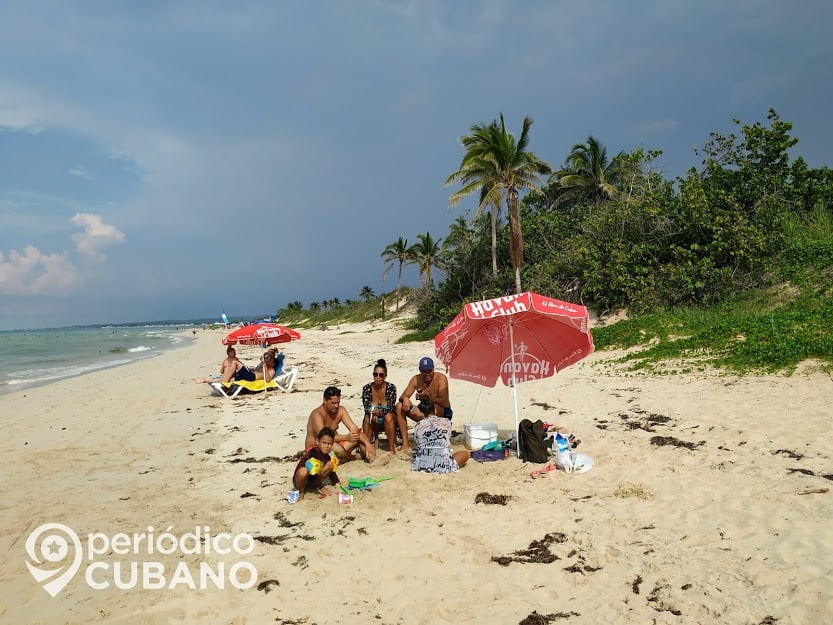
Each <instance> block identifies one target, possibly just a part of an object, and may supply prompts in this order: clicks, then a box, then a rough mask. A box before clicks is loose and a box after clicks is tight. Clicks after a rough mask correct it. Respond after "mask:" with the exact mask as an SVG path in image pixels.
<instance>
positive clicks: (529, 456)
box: [518, 419, 550, 463]
mask: <svg viewBox="0 0 833 625" xmlns="http://www.w3.org/2000/svg"><path fill="white" fill-rule="evenodd" d="M518 426H519V427H518V436H519V441H518V442H519V445H518V456H519V457H520V459H521V460H526V461H527V462H537V463H542V462H548V461H549V459H550V448H549V447H548V446H547V433H546V432H545V431H544V424H543V423H542V422H541V420H540V419H539V420H538V421H536V422H535V423H533V422H532V421H530V420H529V419H523V420H522V421H521V422H520V423H519V424H518Z"/></svg>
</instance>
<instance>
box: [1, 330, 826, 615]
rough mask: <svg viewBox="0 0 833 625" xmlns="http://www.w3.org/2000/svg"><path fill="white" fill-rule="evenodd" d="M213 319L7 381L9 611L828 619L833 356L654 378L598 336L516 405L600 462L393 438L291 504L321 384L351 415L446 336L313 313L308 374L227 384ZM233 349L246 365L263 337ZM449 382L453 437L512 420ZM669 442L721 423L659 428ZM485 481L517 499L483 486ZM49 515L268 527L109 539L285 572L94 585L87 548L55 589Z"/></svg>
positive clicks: (302, 353) (87, 526)
mask: <svg viewBox="0 0 833 625" xmlns="http://www.w3.org/2000/svg"><path fill="white" fill-rule="evenodd" d="M221 335H222V334H221V333H219V332H202V333H199V337H198V341H197V344H196V345H195V346H193V347H188V348H184V349H181V350H178V351H176V352H173V353H170V354H167V355H164V356H161V357H158V358H155V359H152V360H149V361H145V362H141V363H136V364H133V365H130V366H126V367H122V368H119V369H113V370H108V371H103V372H99V373H95V374H92V375H88V376H84V377H82V378H77V379H74V380H68V381H64V382H60V383H56V384H52V385H49V386H46V387H42V388H38V389H34V390H29V391H26V392H23V393H17V394H11V395H5V396H2V397H0V424H1V425H2V428H3V437H2V440H0V450H1V451H2V456H1V457H2V459H3V461H4V462H3V464H4V468H5V475H4V477H5V479H3V480H2V482H0V495H1V496H0V502H2V503H0V553H2V554H3V556H4V557H3V558H2V563H0V622H1V623H14V624H22V623H125V624H126V623H131V624H132V623H234V624H242V623H286V624H288V623H319V624H324V623H333V622H342V623H347V624H352V623H368V622H371V623H403V624H410V623H432V624H433V623H485V622H489V623H520V622H522V621H524V619H526V618H527V617H528V616H529V615H530V614H532V613H533V612H537V613H538V614H539V615H544V616H546V615H557V614H560V615H561V616H562V617H563V618H555V616H552V618H551V619H529V620H527V621H526V622H528V623H530V622H540V623H545V622H556V623H562V622H563V623H571V624H572V623H576V624H578V623H581V624H584V623H587V624H591V623H592V624H597V623H701V624H734V623H737V624H743V625H747V624H751V625H758V624H762V623H780V624H782V625H785V624H787V623H790V624H802V623H806V624H817V623H825V622H829V621H830V620H831V617H833V583H831V581H830V580H831V579H833V555H831V554H833V524H831V522H830V521H829V519H830V518H831V517H833V495H831V492H830V490H829V489H831V488H833V482H831V481H830V479H825V478H824V477H822V476H830V475H831V474H833V460H831V453H832V452H833V436H831V409H830V405H831V397H833V383H831V379H830V377H829V376H827V375H822V374H812V375H807V376H803V375H796V376H793V377H781V376H761V377H747V378H736V377H730V376H719V375H715V374H698V375H678V376H665V377H642V376H636V375H633V374H627V373H623V372H621V371H619V370H617V368H616V367H614V366H610V365H604V364H603V361H605V360H608V359H610V358H611V355H610V354H605V353H597V354H594V355H593V356H591V357H590V358H589V359H587V360H585V361H583V362H581V363H579V364H577V365H574V366H573V367H571V368H570V369H567V370H565V371H563V372H562V373H560V374H558V375H557V376H555V377H553V378H551V379H548V380H544V381H540V382H530V383H526V384H522V385H519V387H518V401H519V406H520V412H521V418H524V417H528V418H530V419H533V420H534V419H537V418H540V419H542V420H544V421H549V422H557V423H560V424H563V425H565V426H567V427H569V428H570V429H571V430H572V431H573V432H575V433H576V435H577V436H578V437H579V438H581V439H582V441H583V442H582V444H581V446H580V447H579V451H583V452H585V453H587V454H589V455H590V456H592V458H593V459H594V461H595V466H594V468H593V469H592V470H591V471H590V472H588V473H586V474H584V475H573V476H570V475H566V474H564V473H562V472H552V473H549V474H548V475H547V476H546V477H545V478H543V479H537V480H532V479H531V478H530V471H531V470H533V469H535V468H540V465H529V464H524V463H522V462H520V461H518V460H517V459H515V458H511V459H509V460H506V461H500V462H494V463H489V464H478V463H476V462H473V461H472V462H470V463H469V464H468V465H467V466H466V467H464V468H463V470H462V471H461V472H460V473H459V474H454V475H445V476H431V475H425V474H414V473H412V472H410V470H409V468H410V463H409V462H406V461H405V460H402V459H398V458H395V459H394V460H392V461H391V462H390V463H389V464H388V465H386V466H382V467H370V466H368V465H366V464H364V463H362V462H352V463H347V464H345V465H343V467H342V468H341V470H340V471H339V473H340V475H341V477H342V479H343V480H345V481H346V479H347V478H349V477H387V476H392V477H393V479H391V480H389V481H385V482H383V484H382V485H381V486H379V487H377V488H376V489H374V490H372V491H370V492H359V493H357V494H356V495H355V502H354V503H353V504H352V505H339V504H338V502H337V500H336V498H335V497H328V498H325V499H317V498H315V497H309V498H307V499H306V500H304V501H303V502H301V503H299V504H296V505H289V504H288V503H287V501H286V498H285V496H286V492H287V491H288V490H290V488H291V474H292V469H293V467H294V462H293V461H291V460H288V459H286V460H281V459H282V458H286V457H288V456H291V455H292V454H294V453H295V452H296V451H298V450H299V449H300V448H301V447H302V444H303V443H302V441H303V438H302V437H303V431H304V425H305V422H306V417H307V415H308V414H309V412H310V410H312V409H313V408H314V407H315V406H317V405H318V404H319V403H320V402H321V393H322V391H323V389H324V387H325V386H327V385H330V384H334V385H337V386H340V387H341V388H342V392H343V395H342V399H343V403H344V405H346V406H347V408H348V410H350V412H351V414H352V415H353V417H354V419H355V420H356V421H357V422H358V421H359V420H360V417H361V409H360V404H361V402H360V397H359V395H360V392H361V386H362V385H363V384H364V383H366V382H368V381H370V379H371V375H370V374H371V371H372V365H373V362H374V361H375V360H376V358H379V357H384V358H386V359H387V361H388V366H389V378H388V379H389V380H390V381H392V382H394V383H396V384H397V385H398V386H399V388H400V390H401V388H402V386H403V385H404V384H405V383H406V382H407V380H408V378H409V377H410V376H411V375H412V374H413V373H415V372H416V364H417V361H418V359H419V357H420V356H422V355H426V354H427V355H433V348H432V345H431V344H430V343H419V344H407V345H395V344H394V341H395V340H396V338H397V337H398V336H399V335H400V331H398V330H397V329H396V328H394V327H391V326H390V325H388V324H377V325H376V326H375V327H371V326H369V325H365V326H342V327H340V328H331V329H329V330H327V331H324V330H316V331H305V332H303V338H302V340H301V341H298V342H294V343H292V344H289V345H285V346H284V347H283V348H284V351H285V352H286V354H287V364H295V365H297V366H299V367H300V370H301V373H300V377H299V379H298V382H297V386H296V389H295V391H294V392H292V393H269V394H266V395H258V396H251V397H246V398H241V399H237V400H233V401H232V400H224V399H218V398H214V397H211V396H210V395H209V393H208V387H207V386H205V385H196V384H194V383H193V382H192V381H191V378H193V377H196V376H204V375H209V374H212V373H214V372H215V371H216V369H217V368H218V366H219V362H220V360H222V358H223V356H224V352H223V348H222V346H221V345H220V341H219V339H220V337H221ZM241 352H242V353H241V356H242V357H243V359H244V360H249V361H251V362H254V361H255V359H256V356H257V354H258V351H257V350H256V349H251V348H244V349H241ZM438 365H439V363H438ZM439 370H442V368H441V367H440V369H439ZM451 397H452V402H453V405H454V409H455V419H454V425H455V429H457V430H459V431H461V432H462V430H463V425H464V424H465V423H468V422H484V421H487V422H494V423H497V424H498V426H499V427H500V428H501V430H502V431H507V430H510V429H512V427H513V426H514V418H513V409H512V398H511V393H510V392H509V390H508V389H507V388H505V387H503V386H498V387H496V388H494V389H485V388H481V387H478V386H475V385H473V384H469V383H466V382H460V381H457V380H451ZM649 430H651V431H649ZM652 437H673V438H674V439H677V440H680V441H684V442H690V443H695V444H699V443H700V442H701V441H702V442H703V444H702V445H699V446H697V447H696V448H695V449H686V448H682V447H675V446H672V445H665V446H657V445H654V444H652V443H651V439H652ZM459 440H462V437H461V438H460V439H459ZM794 456H800V457H794ZM241 460H243V462H241ZM235 461H237V462H235ZM807 472H812V473H814V474H815V475H810V474H808V473H807ZM818 491H824V492H818ZM478 493H488V494H491V495H507V496H508V497H509V499H508V503H507V505H505V506H502V505H488V504H484V503H475V499H476V497H477V495H478ZM247 494H250V495H253V496H244V495H247ZM49 522H60V523H63V524H66V525H67V526H69V527H71V528H72V529H73V530H74V531H75V532H77V533H78V534H79V535H80V536H82V538H83V537H86V536H87V535H88V534H90V533H92V532H102V533H104V534H107V535H112V534H115V533H118V532H126V533H130V534H132V533H142V532H146V530H147V527H148V526H153V527H154V531H155V532H156V533H159V534H161V533H162V532H164V530H165V529H167V528H168V527H171V526H172V527H173V529H172V532H173V533H174V534H179V535H181V534H183V533H185V532H189V531H193V530H194V527H195V526H196V525H199V526H206V525H207V526H210V528H211V532H212V534H215V535H216V534H217V533H220V532H228V533H231V534H238V533H244V532H245V533H249V534H251V535H253V536H256V537H261V538H263V537H275V541H274V542H275V543H276V544H272V545H270V544H266V543H263V542H259V541H258V542H256V543H255V548H254V551H253V552H252V553H251V554H250V555H248V556H245V557H244V556H233V555H230V556H216V555H214V554H211V555H210V556H205V555H182V554H180V553H174V554H171V555H169V556H165V555H162V556H160V555H159V554H154V555H152V556H150V555H146V554H145V555H142V556H130V555H119V554H116V553H113V552H112V551H111V552H109V553H107V554H103V555H101V556H99V561H102V562H107V563H110V565H111V569H110V570H109V575H110V577H109V579H110V581H111V582H112V580H113V573H112V563H114V562H116V561H120V560H121V561H125V562H128V561H130V560H138V561H140V562H141V561H148V560H156V559H158V560H159V561H160V562H162V563H163V565H165V566H166V571H169V574H170V572H172V571H173V570H174V569H175V568H176V567H177V565H178V564H179V563H180V562H184V563H185V566H187V567H190V568H189V570H192V571H198V570H199V562H200V561H201V560H202V561H206V562H209V563H211V564H212V566H216V565H217V564H218V562H225V565H226V567H227V568H228V567H230V566H231V565H232V564H233V563H235V562H237V561H238V560H246V561H248V562H250V563H251V564H252V565H253V566H254V567H256V569H257V572H258V582H259V583H261V584H263V583H266V585H267V586H268V588H269V590H270V591H269V592H266V591H265V590H257V589H256V588H251V589H248V590H239V589H236V588H233V587H226V588H225V589H217V588H215V587H214V586H213V585H211V586H210V587H209V588H208V589H205V590H190V589H188V588H187V586H186V585H185V584H179V585H177V586H176V588H174V589H160V590H147V589H142V588H141V587H134V588H131V589H119V588H116V587H114V585H113V584H112V583H111V584H110V587H109V588H107V589H104V590H94V589H92V588H90V587H89V586H88V585H87V583H86V581H85V577H84V574H83V571H84V570H85V568H86V566H87V565H88V564H89V562H86V561H85V562H84V563H83V564H82V567H81V572H79V573H78V574H77V575H76V576H75V577H74V578H73V579H72V580H71V581H70V582H69V583H68V584H67V586H66V587H65V588H64V589H63V590H61V591H60V592H59V593H58V594H57V596H56V597H55V598H52V597H50V596H49V595H48V594H47V593H46V592H45V591H44V589H43V588H42V587H41V585H40V584H38V583H37V582H35V580H34V579H33V578H32V576H31V575H30V573H29V571H28V570H27V568H26V565H25V562H26V560H27V555H26V552H25V548H24V547H25V542H26V538H27V536H28V535H29V533H30V532H32V531H33V530H34V529H35V528H37V527H39V526H40V525H42V524H44V523H49ZM534 541H538V545H540V548H539V549H538V552H537V553H538V558H537V559H544V560H548V559H552V557H551V556H549V554H553V555H554V556H556V557H557V559H554V560H553V561H551V562H544V563H541V562H522V561H521V562H519V561H513V562H510V563H509V564H508V565H507V566H503V565H501V564H499V563H497V562H495V561H493V560H492V559H493V558H499V557H509V558H515V559H516V560H525V559H526V560H529V559H530V558H529V556H528V555H527V556H524V555H517V554H515V552H521V551H524V550H530V548H531V546H532V547H535V545H532V543H533V542H534ZM533 559H535V558H533ZM30 561H31V560H30ZM60 564H61V563H60V562H59V563H58V565H60ZM53 566H54V565H53ZM96 575H98V579H99V580H101V579H105V580H106V579H107V572H101V571H99V572H98V573H97V574H96ZM94 577H95V576H94ZM242 579H243V581H245V576H243V577H242ZM268 580H276V582H277V583H272V584H269V583H268ZM140 585H141V580H140Z"/></svg>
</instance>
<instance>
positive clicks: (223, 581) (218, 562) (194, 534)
mask: <svg viewBox="0 0 833 625" xmlns="http://www.w3.org/2000/svg"><path fill="white" fill-rule="evenodd" d="M172 530H173V527H168V528H167V529H166V530H165V531H163V532H161V533H156V532H155V530H154V528H153V527H152V526H149V527H148V528H147V531H146V532H139V533H132V534H128V533H124V532H118V533H115V534H112V535H109V534H104V533H101V532H94V533H91V534H87V536H86V545H85V544H84V543H83V542H82V540H81V538H80V537H79V536H78V534H77V533H76V532H75V531H74V530H73V529H72V528H70V527H68V526H66V525H64V524H62V523H44V524H43V525H41V526H39V527H37V528H35V529H34V530H33V531H32V532H31V533H30V534H29V536H28V537H27V538H26V543H25V550H26V568H28V569H29V572H30V573H31V574H32V577H33V578H34V579H35V581H36V582H38V583H39V584H41V585H42V586H43V589H44V590H45V591H46V592H47V593H49V594H50V595H51V596H52V597H55V596H56V595H57V594H58V593H59V592H60V591H61V590H63V589H64V588H65V587H66V585H67V584H68V583H69V582H70V581H71V580H72V579H73V577H75V575H76V574H77V573H78V572H79V571H80V570H81V569H82V567H83V573H84V580H85V582H86V583H87V585H88V586H89V587H90V588H92V589H94V590H104V589H106V588H111V587H115V588H119V589H122V590H130V589H134V588H140V589H143V590H163V589H174V588H181V587H183V586H184V587H187V588H189V589H191V590H207V589H210V588H218V589H224V588H226V585H229V586H232V587H234V588H238V589H240V590H246V589H248V588H251V587H253V586H254V585H255V584H256V583H257V569H255V567H254V565H252V564H251V563H250V562H247V561H245V560H238V561H236V562H226V561H224V560H223V559H222V558H224V557H225V556H229V555H233V556H238V557H239V556H246V555H248V554H250V553H251V552H252V551H253V550H254V539H253V538H252V536H250V535H249V534H235V535H232V534H229V533H226V532H220V533H217V534H212V533H211V528H210V527H209V526H207V525H204V526H203V525H198V526H196V527H194V530H193V531H189V532H186V533H184V534H182V535H177V534H174V533H173V532H172ZM85 546H86V549H85ZM174 553H180V554H183V555H187V556H194V555H198V556H212V558H211V559H212V560H214V561H213V562H208V561H205V560H199V561H197V562H191V563H190V564H189V562H188V561H186V560H184V559H179V560H178V561H177V562H176V563H175V564H170V563H168V564H166V563H165V562H162V561H160V560H158V559H157V558H158V556H159V555H164V556H169V555H171V554H174ZM169 560H170V559H169Z"/></svg>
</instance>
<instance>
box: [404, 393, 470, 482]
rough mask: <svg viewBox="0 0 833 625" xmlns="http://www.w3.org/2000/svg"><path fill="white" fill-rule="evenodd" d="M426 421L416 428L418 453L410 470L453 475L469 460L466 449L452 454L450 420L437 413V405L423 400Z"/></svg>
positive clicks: (418, 423)
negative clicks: (435, 410)
mask: <svg viewBox="0 0 833 625" xmlns="http://www.w3.org/2000/svg"><path fill="white" fill-rule="evenodd" d="M419 410H420V412H421V413H422V414H423V415H425V417H424V418H422V419H420V420H419V421H417V424H416V425H415V426H414V439H415V440H416V450H415V451H414V460H413V463H412V464H411V470H413V471H424V472H425V473H454V472H457V471H459V470H460V467H462V466H463V465H464V464H466V462H467V461H468V459H469V452H467V451H465V450H460V451H455V452H454V453H451V420H450V419H446V418H445V417H438V416H436V415H435V414H434V404H432V403H431V402H430V401H429V400H427V399H424V400H422V401H421V402H420V404H419Z"/></svg>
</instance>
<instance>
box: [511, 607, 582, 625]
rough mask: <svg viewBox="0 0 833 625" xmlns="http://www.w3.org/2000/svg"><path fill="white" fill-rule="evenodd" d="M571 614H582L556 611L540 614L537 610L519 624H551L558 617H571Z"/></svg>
mask: <svg viewBox="0 0 833 625" xmlns="http://www.w3.org/2000/svg"><path fill="white" fill-rule="evenodd" d="M571 616H581V614H579V613H578V612H555V613H554V614H538V612H537V611H536V610H533V611H532V614H530V615H528V616H527V617H526V618H524V619H523V620H522V621H520V622H519V623H518V625H549V624H550V623H552V622H553V621H554V620H556V619H560V618H570V617H571Z"/></svg>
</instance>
